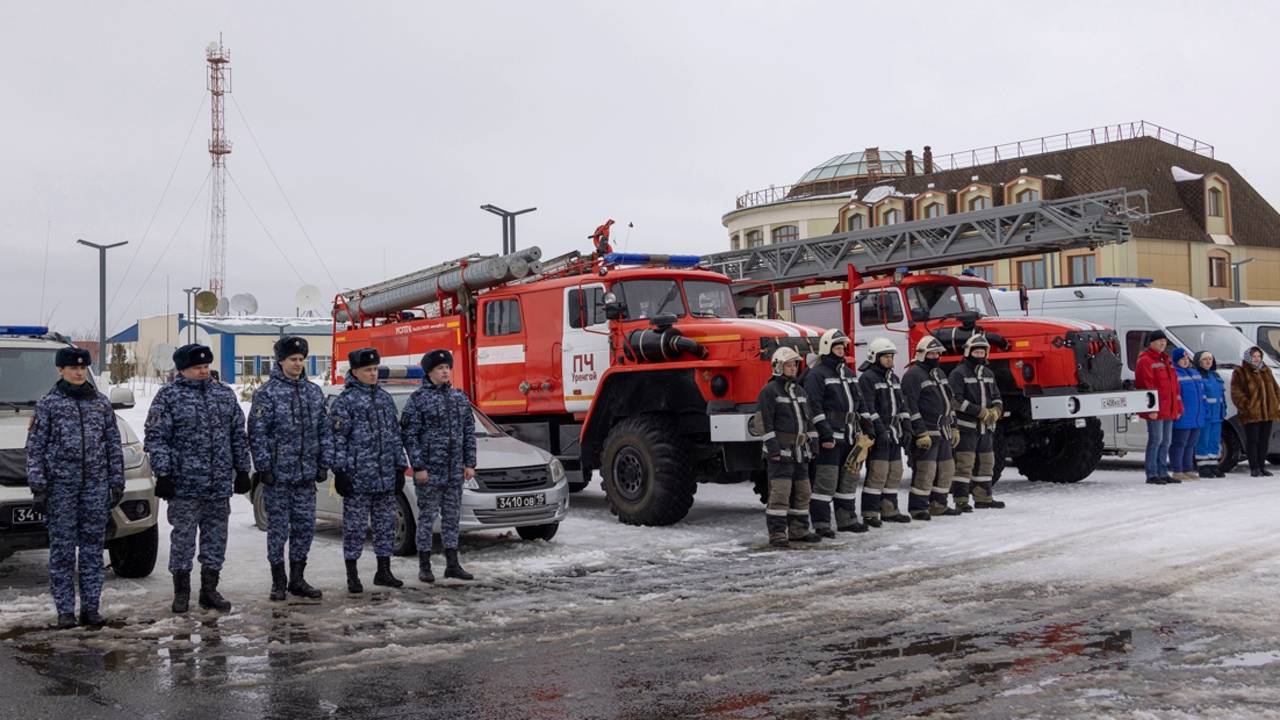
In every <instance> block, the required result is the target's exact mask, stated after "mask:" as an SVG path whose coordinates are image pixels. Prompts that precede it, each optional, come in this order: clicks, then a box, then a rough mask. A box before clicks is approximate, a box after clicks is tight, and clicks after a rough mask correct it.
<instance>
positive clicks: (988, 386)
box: [950, 334, 1004, 512]
mask: <svg viewBox="0 0 1280 720" xmlns="http://www.w3.org/2000/svg"><path fill="white" fill-rule="evenodd" d="M990 349H991V344H990V343H989V342H987V338H986V336H984V335H982V334H976V335H974V336H973V337H970V338H969V340H968V341H967V342H965V344H964V361H962V362H961V363H960V364H959V365H957V366H956V367H955V369H954V370H952V371H951V378H950V383H951V393H952V394H953V395H954V396H955V399H956V403H957V405H956V415H957V417H956V425H957V426H958V427H959V429H960V444H959V445H958V446H957V447H956V479H955V482H954V483H952V485H951V494H952V495H954V496H955V499H956V507H958V508H959V509H960V510H962V511H964V512H972V510H971V509H970V508H969V490H970V484H972V486H973V488H972V489H973V500H974V503H973V504H974V506H975V507H978V508H1002V507H1004V503H1002V502H1000V501H999V500H996V499H995V498H994V497H992V495H991V476H992V474H993V473H994V472H995V465H996V455H995V452H994V441H995V432H996V423H998V422H1000V418H1001V417H1004V403H1003V402H1001V400H1000V388H999V387H997V386H996V375H995V373H994V372H992V371H991V368H990V367H988V366H987V352H988V351H990ZM975 464H976V466H977V467H976V469H975V467H974V466H975Z"/></svg>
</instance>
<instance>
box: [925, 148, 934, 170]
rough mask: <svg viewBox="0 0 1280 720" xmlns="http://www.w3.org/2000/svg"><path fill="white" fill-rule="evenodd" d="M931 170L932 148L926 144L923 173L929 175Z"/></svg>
mask: <svg viewBox="0 0 1280 720" xmlns="http://www.w3.org/2000/svg"><path fill="white" fill-rule="evenodd" d="M932 172H933V148H931V147H929V146H928V145H925V146H924V174H925V175H929V174H931V173H932Z"/></svg>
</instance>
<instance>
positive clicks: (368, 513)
mask: <svg viewBox="0 0 1280 720" xmlns="http://www.w3.org/2000/svg"><path fill="white" fill-rule="evenodd" d="M381 362H382V358H381V357H379V355H378V351H377V350H376V349H374V348H360V349H359V350H352V351H351V352H350V353H348V354H347V363H348V365H349V366H350V369H349V370H348V371H347V376H346V381H345V382H344V384H343V386H342V394H341V395H339V396H338V399H337V400H334V401H333V407H332V408H331V409H330V411H329V420H330V422H331V423H332V424H333V475H334V479H333V487H334V489H335V490H337V491H338V494H339V495H341V496H342V557H343V559H344V560H345V561H346V564H347V592H350V593H352V594H355V593H362V592H364V585H363V584H361V582H360V571H359V569H358V568H357V566H356V563H357V562H358V561H359V560H360V555H361V553H362V552H363V550H364V538H365V534H366V533H367V531H368V529H369V527H370V525H372V526H373V554H374V556H376V557H377V559H378V571H377V572H376V573H375V574H374V576H373V584H374V585H382V586H385V587H393V588H398V587H402V586H403V585H404V582H403V581H401V580H400V579H399V578H397V577H396V576H395V575H392V574H391V550H392V547H391V545H392V542H393V541H394V540H395V531H396V496H397V495H398V494H399V493H400V491H401V490H403V489H404V471H405V469H406V468H407V467H408V466H409V464H408V463H407V462H406V461H405V457H404V448H403V447H402V446H401V445H400V433H399V426H398V425H397V424H396V401H395V400H393V399H392V398H391V395H390V393H388V392H387V391H386V390H383V389H382V388H381V387H379V386H378V365H379V363H381Z"/></svg>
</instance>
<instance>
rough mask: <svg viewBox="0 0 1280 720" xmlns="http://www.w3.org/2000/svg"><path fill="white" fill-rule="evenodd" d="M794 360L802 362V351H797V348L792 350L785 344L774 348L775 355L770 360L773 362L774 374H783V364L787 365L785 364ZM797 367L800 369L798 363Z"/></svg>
mask: <svg viewBox="0 0 1280 720" xmlns="http://www.w3.org/2000/svg"><path fill="white" fill-rule="evenodd" d="M793 360H794V361H795V362H796V363H799V362H800V353H798V352H796V351H795V350H792V349H791V348H789V347H786V346H783V347H780V348H778V349H777V350H774V351H773V357H772V358H771V359H770V361H769V362H770V363H772V364H773V374H774V375H781V374H782V366H783V365H785V364H787V363H789V362H791V361H793ZM796 367H797V369H798V368H799V365H798V364H797V366H796Z"/></svg>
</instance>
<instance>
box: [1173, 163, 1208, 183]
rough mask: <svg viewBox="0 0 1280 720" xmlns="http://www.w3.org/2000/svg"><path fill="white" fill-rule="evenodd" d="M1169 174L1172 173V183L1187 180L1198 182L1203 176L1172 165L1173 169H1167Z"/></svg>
mask: <svg viewBox="0 0 1280 720" xmlns="http://www.w3.org/2000/svg"><path fill="white" fill-rule="evenodd" d="M1169 172H1171V173H1173V181H1174V182H1187V181H1188V180H1199V179H1200V178H1202V177H1204V175H1202V174H1200V173H1193V172H1191V171H1190V170H1183V169H1182V168H1180V167H1178V166H1177V165H1174V166H1173V167H1171V168H1169Z"/></svg>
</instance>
